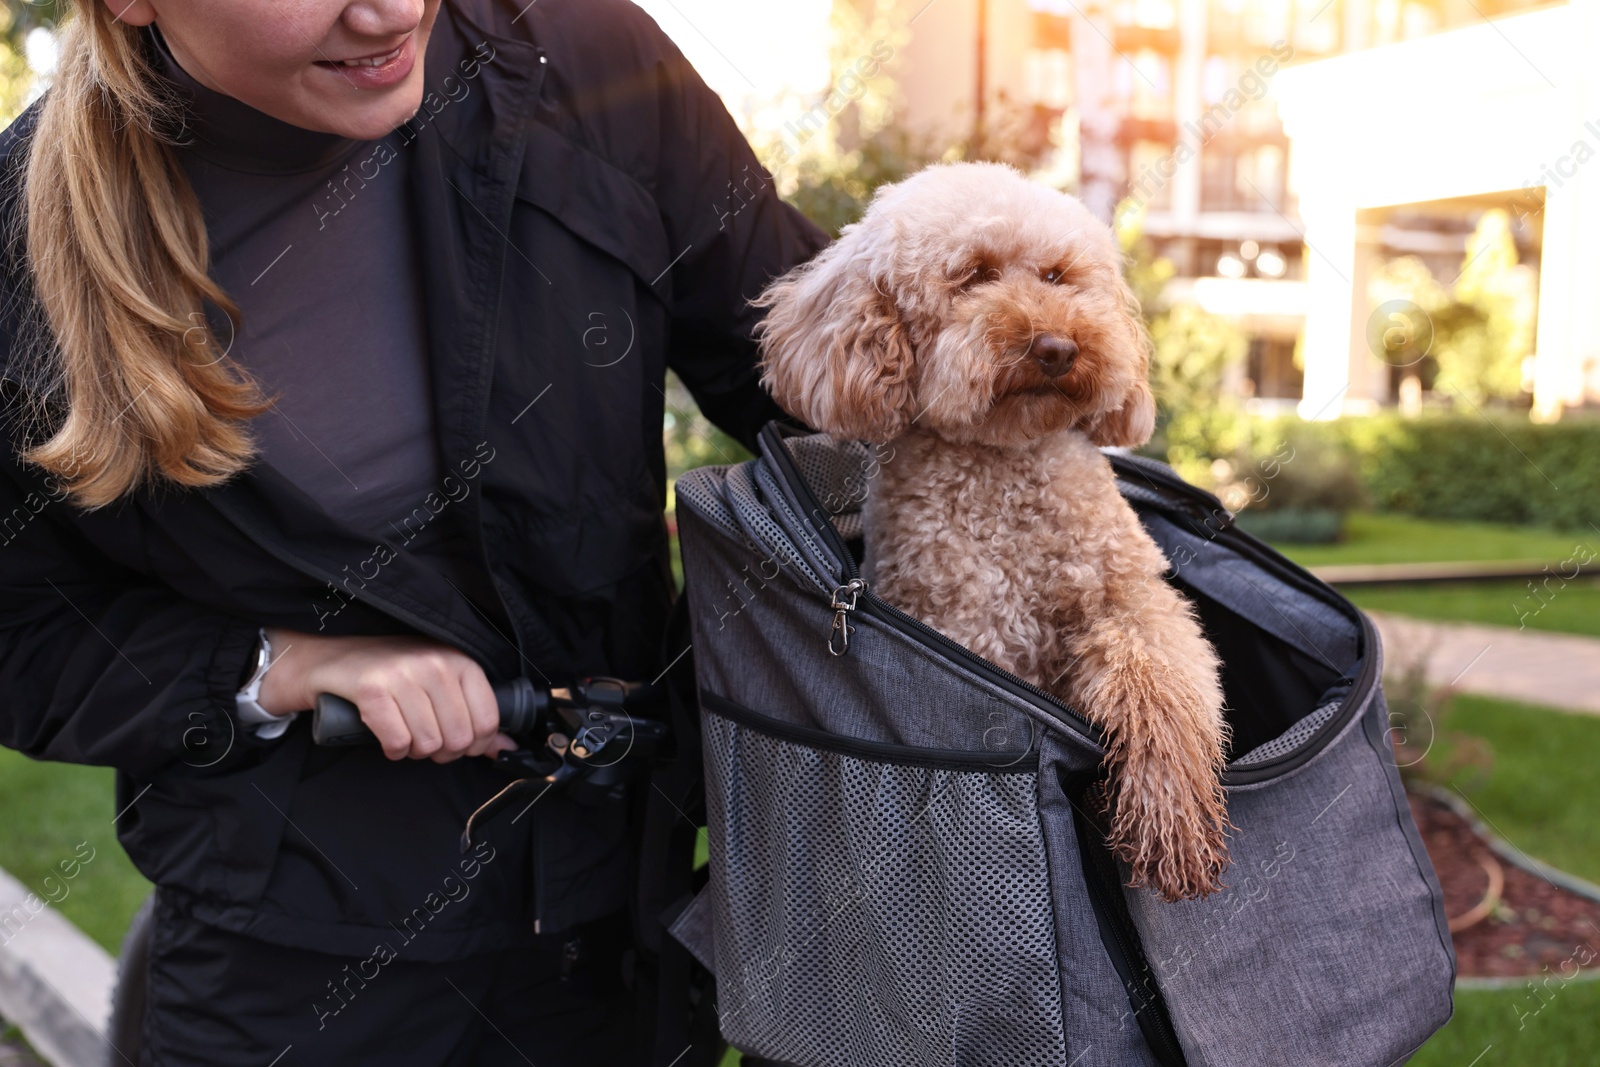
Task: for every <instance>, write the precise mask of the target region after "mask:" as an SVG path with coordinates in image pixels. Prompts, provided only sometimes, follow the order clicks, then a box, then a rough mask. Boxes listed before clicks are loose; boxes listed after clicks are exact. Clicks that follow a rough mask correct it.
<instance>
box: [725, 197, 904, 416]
mask: <svg viewBox="0 0 1600 1067" xmlns="http://www.w3.org/2000/svg"><path fill="white" fill-rule="evenodd" d="M866 225H869V223H861V224H857V225H856V226H854V227H850V228H847V229H846V231H845V233H844V236H842V237H841V238H840V240H839V241H837V242H835V243H834V244H833V245H831V246H830V247H828V248H826V249H824V250H823V251H822V253H821V254H819V255H818V256H817V257H816V258H815V259H813V260H812V261H811V262H809V263H806V264H804V265H803V266H800V267H798V268H796V269H795V270H793V271H790V272H789V273H788V274H786V275H784V276H783V277H781V278H779V279H778V280H777V281H775V282H773V283H772V284H771V285H770V286H768V288H767V290H766V291H765V292H763V293H762V294H761V295H760V296H759V297H757V298H756V300H755V304H756V305H757V306H758V307H765V308H767V309H768V310H767V315H766V318H765V319H764V320H763V321H762V323H761V325H760V326H759V327H758V328H757V332H758V335H759V337H760V339H761V383H762V385H764V386H765V387H766V388H767V390H768V392H770V393H771V394H772V397H773V399H774V400H776V401H777V402H778V404H779V405H780V406H781V407H782V408H783V409H784V410H786V411H788V412H789V413H790V414H792V415H794V416H795V417H796V418H799V419H800V420H802V421H803V422H805V423H806V424H807V425H810V426H812V427H814V428H816V429H818V430H824V431H826V432H828V433H830V434H833V435H834V436H835V437H840V438H844V439H847V440H864V441H875V442H885V441H889V440H892V439H893V438H895V437H898V436H899V435H900V434H901V433H902V432H904V431H905V428H906V426H907V425H908V424H909V423H910V420H911V416H912V403H913V395H912V381H911V378H912V370H913V365H914V364H913V350H912V346H911V341H910V338H909V337H908V336H907V334H906V327H905V323H904V322H902V321H901V318H900V314H899V311H898V309H897V308H896V307H895V304H894V300H893V298H892V297H891V296H890V295H888V289H889V287H888V285H887V284H884V283H883V281H882V280H881V279H875V278H874V277H873V276H872V274H871V273H870V271H869V268H868V262H869V261H870V259H871V258H873V257H872V256H871V254H870V253H871V249H870V247H869V246H870V245H871V244H872V243H873V241H872V238H871V237H870V236H869V235H868V234H867V233H865V232H864V230H863V227H864V226H866Z"/></svg>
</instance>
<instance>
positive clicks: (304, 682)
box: [257, 628, 516, 763]
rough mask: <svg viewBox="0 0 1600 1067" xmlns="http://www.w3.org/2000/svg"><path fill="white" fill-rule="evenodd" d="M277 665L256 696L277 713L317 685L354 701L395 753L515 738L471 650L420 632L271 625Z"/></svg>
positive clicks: (440, 753) (445, 750)
mask: <svg viewBox="0 0 1600 1067" xmlns="http://www.w3.org/2000/svg"><path fill="white" fill-rule="evenodd" d="M267 640H268V641H270V642H271V643H272V650H273V652H272V669H271V670H269V671H267V675H266V677H265V678H263V679H262V680H261V693H260V696H259V697H258V698H257V699H258V700H259V702H260V704H261V706H262V707H263V708H265V709H266V710H267V711H268V712H270V713H272V714H273V715H289V714H292V713H293V712H296V711H303V710H304V709H306V708H309V707H311V706H312V705H313V703H314V702H315V700H316V697H317V694H318V693H332V694H334V695H335V696H341V697H344V698H345V699H346V700H349V701H352V702H353V703H354V704H355V705H356V707H357V708H358V709H359V710H360V712H361V721H362V722H363V723H365V724H366V725H367V728H368V729H369V730H371V731H372V732H373V734H374V735H376V736H377V738H378V741H379V743H380V744H382V745H383V753H384V755H386V756H388V757H389V758H390V759H404V758H406V757H410V758H411V759H424V758H426V759H431V760H433V761H434V762H435V763H448V762H449V761H451V760H453V759H457V758H458V757H461V756H493V755H494V754H496V753H497V752H500V751H501V750H503V749H510V748H515V747H516V744H515V742H513V741H512V740H511V739H510V738H509V737H507V736H506V735H505V734H503V733H501V732H500V711H499V708H498V707H497V706H496V704H495V698H494V690H493V689H492V688H491V687H490V686H489V679H488V678H486V677H485V676H484V673H483V668H482V667H479V666H478V664H477V662H476V661H475V660H473V659H472V657H470V656H467V655H465V654H463V653H461V652H458V651H456V650H455V649H453V648H451V647H450V646H448V645H444V644H440V643H439V642H437V641H430V640H428V639H426V638H421V637H326V636H319V635H317V634H306V633H298V632H296V631H294V630H278V629H273V628H268V630H267Z"/></svg>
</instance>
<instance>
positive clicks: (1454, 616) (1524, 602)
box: [1342, 576, 1600, 637]
mask: <svg viewBox="0 0 1600 1067" xmlns="http://www.w3.org/2000/svg"><path fill="white" fill-rule="evenodd" d="M1342 592H1343V593H1344V595H1345V596H1347V597H1349V598H1350V599H1351V600H1353V601H1355V603H1356V604H1357V605H1358V606H1359V607H1361V608H1362V609H1364V610H1367V611H1387V612H1392V613H1393V614H1396V615H1414V616H1416V617H1417V618H1419V619H1438V620H1440V621H1441V622H1480V623H1484V624H1486V625H1489V626H1510V627H1512V628H1517V627H1519V626H1522V625H1523V624H1526V628H1527V629H1529V630H1549V631H1553V632H1556V633H1567V634H1585V635H1587V636H1589V637H1600V578H1590V577H1587V576H1586V577H1583V578H1578V579H1574V580H1573V581H1571V582H1569V583H1567V584H1566V585H1558V584H1557V583H1556V582H1551V583H1550V585H1549V587H1548V588H1547V589H1546V590H1541V593H1540V596H1541V597H1542V599H1539V598H1535V596H1534V594H1532V593H1530V592H1529V591H1528V583H1527V582H1526V581H1520V582H1519V581H1494V582H1440V583H1437V584H1428V585H1396V586H1355V587H1352V588H1349V589H1345V590H1342Z"/></svg>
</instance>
